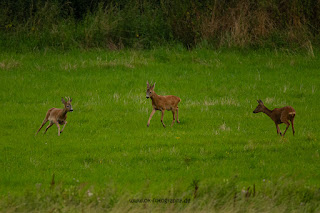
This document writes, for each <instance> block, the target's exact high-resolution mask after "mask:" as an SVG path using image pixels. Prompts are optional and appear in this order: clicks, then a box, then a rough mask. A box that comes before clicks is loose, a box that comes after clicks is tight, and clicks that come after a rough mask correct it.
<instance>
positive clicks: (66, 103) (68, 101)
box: [61, 97, 73, 112]
mask: <svg viewBox="0 0 320 213" xmlns="http://www.w3.org/2000/svg"><path fill="white" fill-rule="evenodd" d="M71 101H72V98H69V97H68V98H67V97H66V99H64V98H61V102H62V103H63V104H64V108H65V109H66V110H67V112H72V111H73V109H72V105H71Z"/></svg>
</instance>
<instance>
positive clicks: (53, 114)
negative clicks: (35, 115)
mask: <svg viewBox="0 0 320 213" xmlns="http://www.w3.org/2000/svg"><path fill="white" fill-rule="evenodd" d="M71 101H72V98H71V99H70V98H69V99H67V98H66V100H64V99H63V98H61V102H62V103H63V104H64V108H63V109H58V108H51V109H49V110H48V112H47V115H46V117H45V119H44V120H43V122H42V124H41V126H40V128H39V129H38V131H37V133H36V135H37V134H38V132H39V131H40V129H41V128H42V127H43V126H44V125H45V124H46V123H47V122H48V121H50V124H49V125H48V126H47V128H46V130H45V131H44V133H43V134H45V133H46V132H47V130H48V129H49V128H50V127H51V126H52V125H53V124H56V125H57V127H58V136H60V133H62V132H63V130H64V128H65V126H66V124H67V121H66V119H67V113H68V112H72V111H73V109H72V106H71ZM59 124H63V128H62V130H61V131H60V125H59Z"/></svg>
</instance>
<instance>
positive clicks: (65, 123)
mask: <svg viewBox="0 0 320 213" xmlns="http://www.w3.org/2000/svg"><path fill="white" fill-rule="evenodd" d="M67 123H68V122H67V121H65V122H64V125H63V127H62V130H61V131H60V133H62V132H63V130H64V128H65V127H66V125H67Z"/></svg>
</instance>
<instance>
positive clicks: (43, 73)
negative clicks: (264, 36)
mask: <svg viewBox="0 0 320 213" xmlns="http://www.w3.org/2000/svg"><path fill="white" fill-rule="evenodd" d="M319 68H320V60H319V58H318V54H316V57H310V56H308V55H306V54H304V53H295V54H294V53H284V52H267V51H257V52H256V51H253V50H251V51H247V52H246V51H231V50H228V51H212V50H205V49H199V50H197V49H196V50H193V51H186V50H183V49H179V48H173V49H166V48H159V49H156V50H149V51H129V50H123V51H115V52H110V51H108V52H107V51H101V50H100V51H99V50H92V51H80V50H74V51H69V52H58V51H46V52H37V53H14V52H6V53H4V52H2V53H0V100H1V102H0V106H1V122H0V128H1V134H0V168H1V175H0V194H1V196H2V197H3V198H6V197H7V196H8V194H9V195H10V196H13V198H12V199H11V201H9V200H6V199H3V201H2V202H0V206H1V207H0V210H1V208H2V211H5V210H6V209H10V208H11V207H12V206H15V208H14V209H16V210H26V209H28V208H27V207H26V206H27V204H21V205H22V206H21V205H20V204H19V203H18V201H19V200H20V201H21V199H22V200H23V199H27V197H28V196H29V194H37V193H39V194H40V195H38V196H40V197H41V194H42V193H43V194H46V193H49V194H50V191H49V192H48V191H47V189H48V190H49V188H50V182H51V180H52V176H53V174H54V175H55V185H59V187H61V188H63V189H65V190H66V189H70V188H72V187H80V188H81V187H82V186H84V187H85V191H86V192H87V189H90V190H91V191H94V192H95V193H97V194H99V193H104V192H105V191H108V193H107V194H109V195H110V196H111V195H112V196H114V197H116V198H115V199H116V200H117V199H119V200H121V199H120V198H123V196H128V197H130V198H144V197H148V196H149V197H161V198H167V197H168V198H180V197H186V198H188V197H189V198H190V199H191V203H192V202H194V203H197V206H202V207H203V208H209V207H208V206H211V205H213V204H212V202H211V201H210V199H209V198H208V196H209V195H210V194H211V195H212V193H216V194H215V196H216V197H217V199H218V198H219V196H220V194H219V193H218V192H217V189H218V188H219V189H220V191H225V192H226V193H222V194H221V197H225V198H226V199H229V198H230V200H231V201H233V200H234V199H235V198H234V199H233V194H231V195H230V194H228V193H227V191H228V187H231V186H230V184H231V183H232V190H235V191H236V192H238V193H239V196H240V195H241V193H242V194H243V193H245V191H244V189H247V188H248V187H249V186H250V187H251V189H252V186H253V184H254V185H255V187H256V192H257V194H259V193H260V195H261V196H262V195H263V196H269V197H272V196H273V195H274V196H275V194H276V193H275V192H274V191H273V190H274V189H276V188H277V190H280V189H281V188H282V186H283V187H285V188H286V189H290V187H291V188H292V190H291V192H292V193H293V194H290V193H289V192H288V194H285V193H284V195H283V196H287V197H288V198H283V200H281V199H280V198H279V199H280V200H279V199H278V200H276V201H274V203H273V205H274V206H278V207H279V206H283V205H284V206H286V203H287V204H288V206H290V208H292V209H298V210H299V208H300V210H301V209H303V208H305V209H304V210H307V211H320V207H319V204H317V203H316V202H315V201H318V200H317V199H319V198H320V192H319V190H318V188H319V187H320V172H319V171H320V158H319V152H320V150H319V149H320V144H319V137H320V133H319V126H320V113H319V109H318V106H319V103H320V102H319V97H320V95H319V89H320V88H319V85H320V72H319ZM147 80H148V81H149V82H150V81H152V82H156V87H155V91H156V92H157V94H158V95H176V96H179V97H180V98H181V102H180V104H179V119H180V121H181V123H180V124H177V123H176V124H175V125H174V126H173V127H172V128H171V127H170V124H171V121H172V113H171V112H165V115H164V122H165V124H166V125H167V128H163V127H162V124H161V122H160V114H161V113H160V112H157V113H156V114H155V115H154V116H153V119H152V120H151V125H150V127H149V128H147V121H148V118H149V115H150V112H151V110H152V106H151V100H150V99H146V97H145V91H146V81H147ZM65 96H70V97H72V98H73V109H74V112H72V113H68V119H67V121H68V124H67V126H66V128H65V130H64V132H63V133H62V134H61V136H60V137H58V136H57V127H56V126H53V127H51V128H50V129H49V130H48V132H47V134H46V135H43V132H44V128H43V129H42V131H41V132H40V133H39V135H37V136H35V133H36V131H37V129H38V128H39V127H40V125H41V122H42V121H43V119H44V117H45V114H46V112H47V110H48V109H50V108H52V107H56V108H62V107H63V105H62V103H61V101H60V100H61V97H65ZM257 99H261V100H263V101H264V103H265V105H266V106H267V107H269V108H271V109H273V108H276V107H283V106H286V105H290V106H293V107H294V108H295V110H296V112H297V114H296V118H295V129H296V134H295V136H293V135H292V129H291V127H290V128H289V130H288V132H287V134H286V135H285V137H284V138H282V137H280V136H278V135H277V134H276V127H275V125H274V123H273V121H272V120H271V119H270V118H269V117H267V116H266V115H265V114H263V113H259V114H253V113H252V111H253V110H254V109H255V107H256V106H257V101H256V100H257ZM280 129H281V131H283V130H284V129H285V125H284V124H282V125H280ZM197 187H198V189H197V190H196V191H197V192H196V193H197V197H196V198H194V193H195V192H194V191H195V188H197ZM39 188H40V189H39ZM222 189H223V190H222ZM41 190H43V191H45V192H43V191H41ZM79 190H80V191H81V189H79ZM40 191H41V192H40ZM294 193H296V195H297V197H296V198H294V199H293V198H292V197H293V196H294ZM305 194H307V195H306V196H307V199H306V198H305V197H304V195H305ZM147 195H148V196H147ZM300 195H301V196H300ZM34 196H36V195H34ZM61 196H62V195H61ZM83 196H84V197H85V193H84V195H83ZM263 196H262V197H263ZM262 197H261V199H260V201H261V202H262V201H263V200H264V198H262ZM300 198H301V199H300ZM61 199H64V198H61ZM83 199H84V198H83ZM197 199H198V200H197ZM201 199H203V200H206V201H207V202H205V203H202V204H201V205H200V204H199V203H201ZM237 199H238V198H237ZM239 199H240V198H239ZM255 199H258V198H255ZM290 199H293V200H294V201H292V200H290ZM231 201H230V202H231ZM291 201H292V203H291ZM21 202H22V201H21ZM23 202H24V203H25V201H23ZM30 202H31V201H30ZM115 202H116V201H115ZM122 202H123V203H126V202H127V203H129V201H122ZM263 202H264V201H263ZM265 202H267V201H265ZM268 202H269V201H268ZM313 202H315V203H313ZM210 203H211V204H210ZM301 203H303V204H305V203H306V204H308V203H313V205H312V208H311V207H310V206H309V207H310V208H309V207H308V206H306V205H301ZM198 204H199V205H198ZM209 204H210V205H209ZM19 205H20V206H19ZM30 205H31V204H30ZM97 205H98V204H97ZM190 205H191V204H190ZM243 205H245V204H243ZM137 206H139V205H138V204H137ZM206 206H207V207H206ZM213 206H215V205H213ZM211 207H212V206H211ZM12 208H13V207H12ZM29 208H30V209H32V207H30V206H29ZM48 208H49V207H48ZM177 208H179V209H180V208H181V209H183V206H181V205H180V207H177ZM186 208H188V207H186ZM189 208H191V207H189ZM194 208H195V206H194ZM215 208H217V209H218V210H219V207H217V206H215ZM270 208H271V207H270ZM288 208H289V207H286V208H284V209H288ZM290 208H289V210H290ZM30 209H29V210H30ZM39 209H41V207H39ZM43 209H45V207H43ZM179 209H178V210H179ZM181 209H180V210H181ZM292 209H291V210H292ZM69 210H70V209H69ZM91 210H92V209H91ZM256 210H257V209H256ZM75 211H77V210H75Z"/></svg>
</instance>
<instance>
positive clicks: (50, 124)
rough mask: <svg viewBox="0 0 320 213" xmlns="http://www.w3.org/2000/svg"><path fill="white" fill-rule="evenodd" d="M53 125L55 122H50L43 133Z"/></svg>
mask: <svg viewBox="0 0 320 213" xmlns="http://www.w3.org/2000/svg"><path fill="white" fill-rule="evenodd" d="M52 125H53V123H52V122H50V123H49V125H48V126H47V128H46V130H45V131H44V133H43V134H46V132H47V130H48V129H49V128H50V127H51V126H52Z"/></svg>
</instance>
